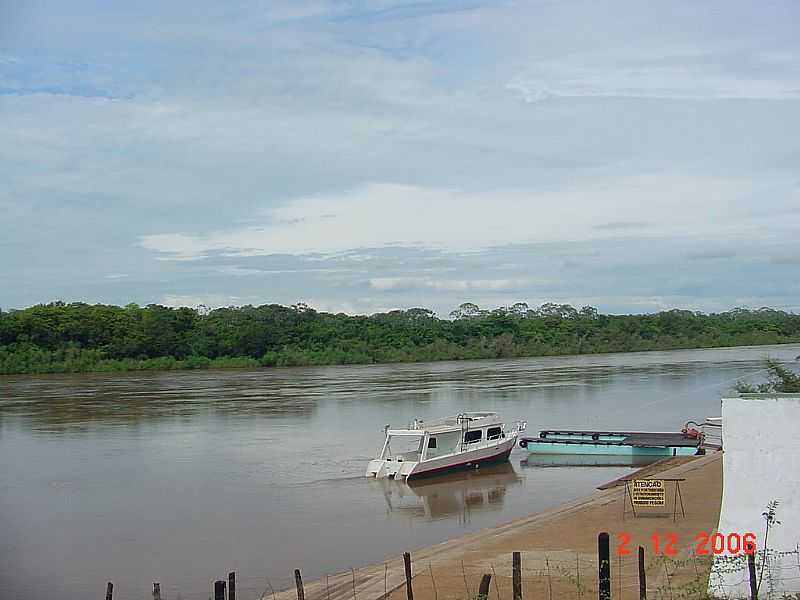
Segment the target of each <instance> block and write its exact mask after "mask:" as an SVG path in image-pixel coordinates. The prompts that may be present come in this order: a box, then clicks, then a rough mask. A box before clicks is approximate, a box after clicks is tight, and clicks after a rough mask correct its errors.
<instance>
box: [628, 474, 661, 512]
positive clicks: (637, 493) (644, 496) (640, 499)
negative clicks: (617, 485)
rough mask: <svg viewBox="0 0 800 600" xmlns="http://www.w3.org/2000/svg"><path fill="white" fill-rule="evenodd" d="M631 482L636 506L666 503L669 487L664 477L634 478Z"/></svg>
mask: <svg viewBox="0 0 800 600" xmlns="http://www.w3.org/2000/svg"><path fill="white" fill-rule="evenodd" d="M631 483H632V484H633V485H632V486H631V504H633V505H634V506H664V504H665V503H666V496H667V488H666V487H665V486H664V480H663V479H634V480H633V481H632V482H631Z"/></svg>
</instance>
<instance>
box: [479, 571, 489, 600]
mask: <svg viewBox="0 0 800 600" xmlns="http://www.w3.org/2000/svg"><path fill="white" fill-rule="evenodd" d="M491 582H492V574H491V573H486V574H484V576H483V577H481V584H480V585H479V586H478V599H479V600H486V599H487V598H488V597H489V584H490V583H491Z"/></svg>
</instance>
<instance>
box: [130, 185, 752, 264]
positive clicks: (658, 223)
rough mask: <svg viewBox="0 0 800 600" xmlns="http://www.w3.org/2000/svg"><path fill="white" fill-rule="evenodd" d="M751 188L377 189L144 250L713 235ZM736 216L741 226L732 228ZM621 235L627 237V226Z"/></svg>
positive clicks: (300, 250) (294, 206)
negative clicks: (634, 231) (634, 227)
mask: <svg viewBox="0 0 800 600" xmlns="http://www.w3.org/2000/svg"><path fill="white" fill-rule="evenodd" d="M751 186H752V184H749V185H748V184H747V183H742V182H739V181H736V180H732V179H720V178H713V177H699V176H687V175H666V174H663V175H651V176H638V177H621V178H613V179H601V180H597V181H594V182H591V183H585V184H582V185H578V184H575V185H572V186H566V187H563V188H561V189H554V190H549V191H535V192H534V191H520V190H510V191H508V190H507V191H502V190H498V191H493V192H466V191H459V190H455V189H445V188H431V187H421V186H412V185H400V184H388V183H374V184H368V185H363V186H360V187H358V188H356V189H354V190H352V191H350V192H346V193H342V194H330V195H320V196H309V197H301V198H297V199H294V200H292V201H290V202H289V203H288V204H286V205H285V206H283V207H280V208H276V209H271V210H269V211H268V213H267V215H268V218H267V219H266V221H265V222H264V223H263V224H261V225H254V226H249V227H242V228H236V229H227V230H219V231H215V232H212V233H210V234H207V235H191V234H185V233H177V232H176V233H168V234H155V235H145V236H143V237H142V238H141V240H140V244H141V245H142V246H143V247H144V248H147V249H149V250H153V251H156V252H158V253H159V254H160V255H161V256H162V257H164V258H169V259H173V260H196V259H198V258H202V257H204V256H207V255H209V254H214V253H219V254H225V255H241V256H257V255H269V254H293V255H302V254H312V253H318V254H328V253H340V252H346V251H349V250H353V249H358V248H370V247H372V248H375V247H391V246H406V247H423V248H433V249H440V250H446V251H449V252H469V251H475V250H482V249H486V248H490V247H494V246H504V245H509V244H517V243H530V242H552V241H575V240H587V239H601V238H608V237H613V236H618V235H620V232H619V231H618V230H616V228H614V227H606V226H605V225H608V223H617V222H620V221H625V222H628V223H637V222H641V223H647V224H654V225H648V227H647V234H648V235H668V234H680V235H686V234H691V233H697V234H704V235H715V234H723V233H729V232H731V231H732V230H736V231H742V230H743V229H745V230H746V229H747V223H746V222H744V221H742V219H741V218H739V217H741V215H740V212H741V211H740V210H739V209H740V208H741V206H742V203H743V202H744V201H746V200H747V199H748V197H749V196H748V195H749V194H750V193H752V191H753V190H752V187H751ZM737 218H739V221H738V224H736V225H733V224H732V223H733V222H734V221H736V219H737ZM625 233H627V234H631V228H627V229H626V231H625Z"/></svg>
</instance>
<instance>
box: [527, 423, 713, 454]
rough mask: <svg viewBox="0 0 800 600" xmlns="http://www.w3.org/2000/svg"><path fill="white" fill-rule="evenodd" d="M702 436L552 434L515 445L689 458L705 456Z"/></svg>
mask: <svg viewBox="0 0 800 600" xmlns="http://www.w3.org/2000/svg"><path fill="white" fill-rule="evenodd" d="M703 438H704V435H703V434H702V433H701V432H699V431H697V430H696V429H693V428H689V427H686V428H684V430H683V431H681V432H658V431H656V432H648V431H554V430H549V429H545V430H542V431H540V432H539V437H537V438H531V437H526V438H522V439H521V440H520V442H519V445H520V446H521V447H523V448H527V450H528V452H531V453H537V454H604V455H613V456H633V457H637V456H692V455H694V454H705V450H704V448H703Z"/></svg>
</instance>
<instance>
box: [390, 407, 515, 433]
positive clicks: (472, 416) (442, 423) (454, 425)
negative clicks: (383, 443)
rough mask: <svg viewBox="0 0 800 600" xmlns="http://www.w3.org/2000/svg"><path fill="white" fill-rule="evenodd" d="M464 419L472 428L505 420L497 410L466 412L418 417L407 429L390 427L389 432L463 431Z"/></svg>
mask: <svg viewBox="0 0 800 600" xmlns="http://www.w3.org/2000/svg"><path fill="white" fill-rule="evenodd" d="M462 420H466V421H468V423H469V428H470V429H477V428H479V427H488V426H491V425H502V424H503V420H502V419H501V418H500V416H499V415H498V414H497V413H495V412H464V413H461V414H458V415H453V416H450V417H443V418H440V419H432V420H430V421H423V420H421V419H417V420H415V421H414V423H413V425H412V426H411V427H409V428H407V429H389V430H388V431H387V433H388V434H389V435H425V434H426V433H429V434H436V433H446V432H449V431H461V423H462Z"/></svg>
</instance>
